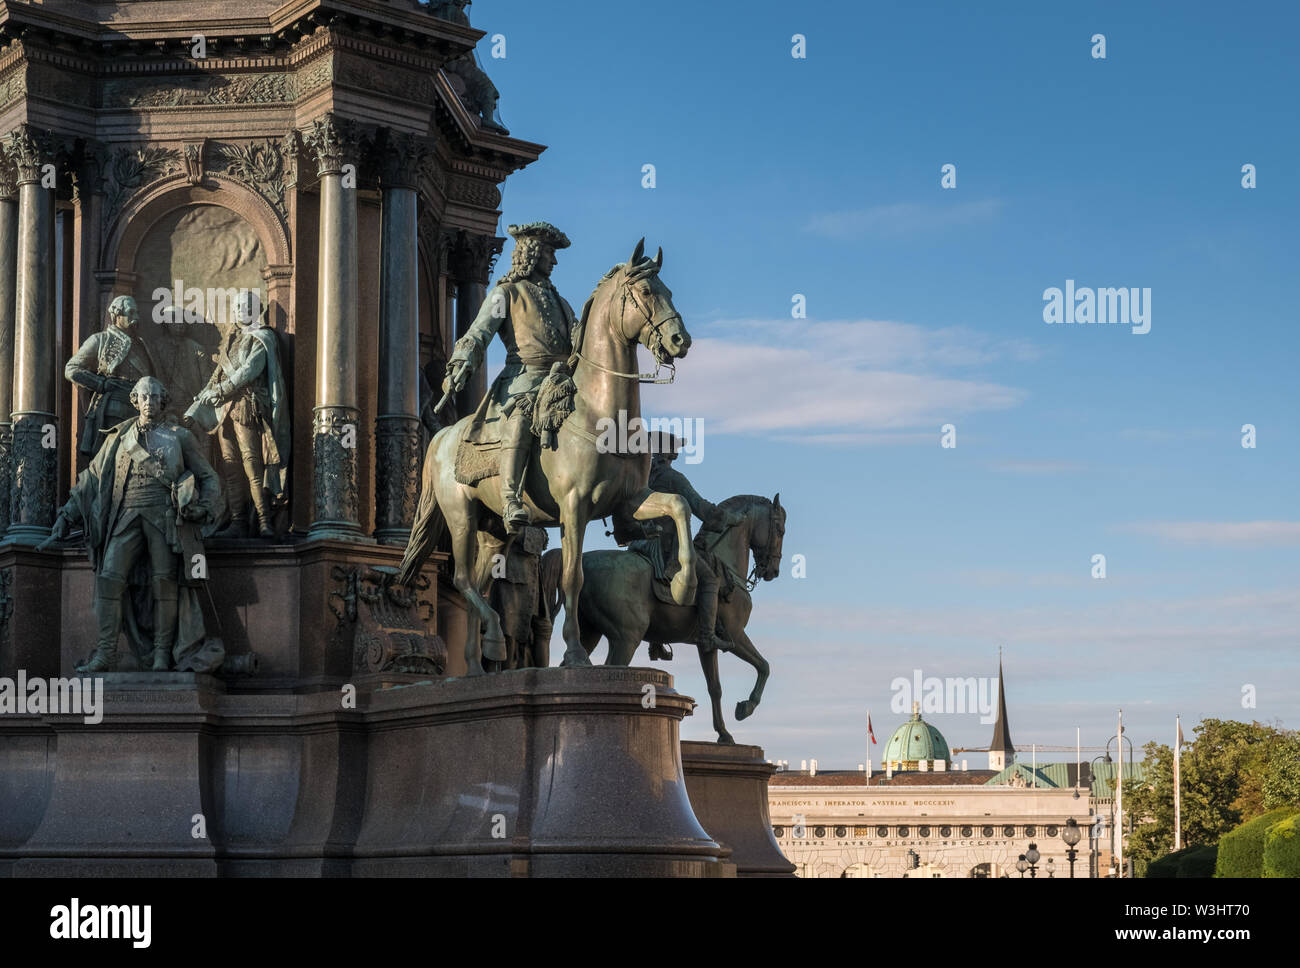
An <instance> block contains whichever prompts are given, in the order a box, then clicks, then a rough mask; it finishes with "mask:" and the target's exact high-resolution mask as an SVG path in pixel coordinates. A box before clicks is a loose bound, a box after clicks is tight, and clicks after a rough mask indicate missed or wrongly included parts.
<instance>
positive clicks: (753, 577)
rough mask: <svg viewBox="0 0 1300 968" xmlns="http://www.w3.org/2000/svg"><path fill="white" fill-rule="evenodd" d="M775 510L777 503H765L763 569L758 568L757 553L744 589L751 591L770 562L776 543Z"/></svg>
mask: <svg viewBox="0 0 1300 968" xmlns="http://www.w3.org/2000/svg"><path fill="white" fill-rule="evenodd" d="M776 510H777V505H776V504H775V503H773V502H771V501H769V502H768V504H767V544H766V546H765V547H764V548H763V571H762V572H760V571H759V570H758V555H755V556H754V567H753V568H751V569H750V570H749V577H748V578H746V579H745V591H747V592H752V591H753V590H754V589H755V588H756V587H757V586H758V583H759V582H760V581H762V580H763V577H764V575H765V574H766V573H767V571H768V570H769V568H770V566H771V564H772V556H773V551H772V546H773V545H774V544H776ZM777 564H778V566H779V565H780V557H779V556H778V557H777Z"/></svg>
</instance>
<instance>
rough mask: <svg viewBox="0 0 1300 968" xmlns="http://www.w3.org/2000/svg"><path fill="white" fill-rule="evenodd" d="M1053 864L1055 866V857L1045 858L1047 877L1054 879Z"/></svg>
mask: <svg viewBox="0 0 1300 968" xmlns="http://www.w3.org/2000/svg"><path fill="white" fill-rule="evenodd" d="M1055 864H1056V858H1055V857H1049V858H1047V876H1048V877H1055V876H1056V867H1055V866H1054V865H1055Z"/></svg>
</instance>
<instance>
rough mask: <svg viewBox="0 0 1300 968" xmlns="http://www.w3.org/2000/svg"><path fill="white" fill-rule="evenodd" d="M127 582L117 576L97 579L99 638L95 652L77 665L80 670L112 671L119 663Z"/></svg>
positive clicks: (96, 612)
mask: <svg viewBox="0 0 1300 968" xmlns="http://www.w3.org/2000/svg"><path fill="white" fill-rule="evenodd" d="M125 590H126V582H124V581H119V580H117V579H116V578H96V579H95V619H96V624H97V625H98V626H99V638H98V640H97V641H96V644H95V654H94V655H92V656H91V657H90V659H89V660H87V661H86V662H84V663H82V664H81V665H79V666H77V671H78V672H111V671H113V668H114V667H115V666H116V665H117V637H118V635H119V634H120V633H121V631H122V592H124V591H125Z"/></svg>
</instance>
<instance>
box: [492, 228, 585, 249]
mask: <svg viewBox="0 0 1300 968" xmlns="http://www.w3.org/2000/svg"><path fill="white" fill-rule="evenodd" d="M506 231H507V232H509V233H510V237H511V238H513V239H515V240H516V241H519V240H521V239H537V241H539V242H545V243H546V244H547V245H549V246H550V247H551V248H553V249H567V248H568V247H569V237H568V236H567V235H565V234H564V233H563V232H561V231H560V230H559V229H557V228H556V227H555V226H554V225H552V224H551V223H550V222H529V223H528V224H527V225H508V226H506Z"/></svg>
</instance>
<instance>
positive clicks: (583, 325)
mask: <svg viewBox="0 0 1300 968" xmlns="http://www.w3.org/2000/svg"><path fill="white" fill-rule="evenodd" d="M622 268H623V263H622V262H620V263H619V264H618V265H616V266H614V268H612V269H610V270H609V272H607V273H605V274H604V275H603V276H601V277H600V281H599V282H597V283H596V288H594V289H592V290H591V295H590V296H588V297H587V301H586V302H585V303H583V304H582V315H581V316H579V317H578V324H577V326H575V327H574V332H573V350H574V352H577V351H578V350H581V349H582V339H583V337H584V336H586V335H587V317H589V316H590V315H591V307H592V304H593V303H595V301H596V293H598V292H600V287H601V286H603V285H604V284H605V283H607V282H609V279H610V277H611V276H612V275H614V273H616V272H618V270H619V269H622Z"/></svg>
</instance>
